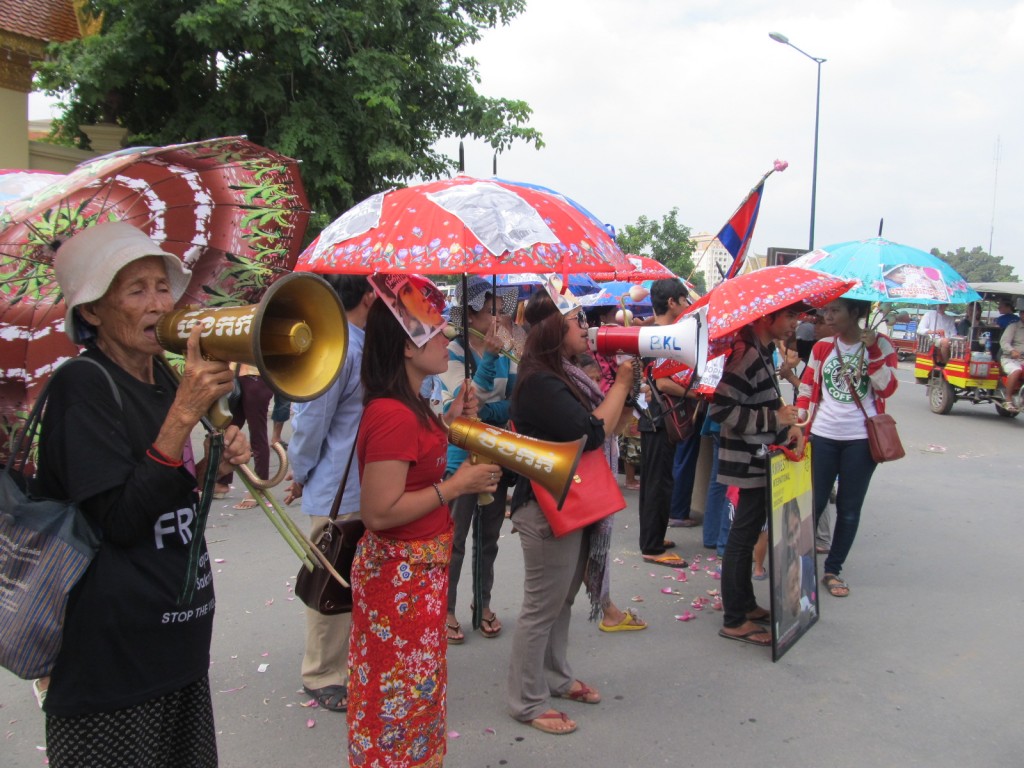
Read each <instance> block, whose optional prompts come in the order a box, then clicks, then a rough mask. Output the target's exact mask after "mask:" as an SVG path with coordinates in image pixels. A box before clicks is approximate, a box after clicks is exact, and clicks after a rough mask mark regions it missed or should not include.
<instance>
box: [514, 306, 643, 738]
mask: <svg viewBox="0 0 1024 768" xmlns="http://www.w3.org/2000/svg"><path fill="white" fill-rule="evenodd" d="M571 298H572V297H571V296H566V295H558V303H557V304H556V303H555V301H554V300H552V298H551V297H550V296H548V294H546V293H538V294H536V295H535V296H534V298H532V299H530V303H529V305H528V306H527V308H526V321H527V323H529V325H530V331H529V334H528V335H527V337H526V346H525V349H524V351H523V359H522V362H521V364H520V366H519V378H518V380H517V382H516V387H515V390H514V391H513V393H512V408H511V415H512V422H513V423H514V424H515V429H516V431H517V432H519V433H520V434H523V435H528V436H530V437H536V438H539V439H541V440H554V441H559V442H564V441H568V440H578V439H579V438H580V437H581V436H583V437H586V440H587V441H586V445H585V447H584V450H586V451H595V450H602V449H603V446H604V443H605V429H606V427H607V429H608V430H609V431H610V430H611V429H612V428H613V427H614V426H615V424H616V423H617V422H618V420H619V417H620V416H621V414H622V409H623V407H624V405H625V402H626V397H627V396H628V395H629V393H630V390H631V388H632V386H633V368H632V365H631V364H629V363H625V364H623V365H621V366H619V369H618V371H617V373H616V377H615V383H614V384H613V385H612V387H611V389H610V390H609V391H608V394H607V395H602V393H601V389H600V387H598V386H597V385H596V384H595V383H594V382H593V381H592V380H591V379H590V378H589V377H588V376H587V374H586V373H585V372H584V371H583V370H582V369H580V367H579V366H578V365H577V356H578V355H580V354H582V353H584V352H586V351H587V349H588V342H587V318H586V315H584V314H583V310H582V309H581V308H580V307H579V306H578V305H577V304H575V302H573V301H572V300H571ZM512 522H513V524H514V525H515V527H516V529H517V530H518V531H519V539H520V543H521V545H522V547H523V561H524V565H525V572H526V575H525V580H524V584H523V602H522V608H521V613H520V615H519V619H518V621H517V624H516V634H515V639H514V641H513V644H512V658H511V662H510V665H509V676H508V681H509V693H508V705H509V712H510V714H511V715H512V717H514V718H515V719H516V720H519V721H520V722H524V723H528V724H530V725H532V726H533V727H534V728H537V729H538V730H540V731H543V732H545V733H552V734H566V733H572V732H573V731H575V730H576V723H575V722H574V721H573V720H571V719H570V718H569V717H568V715H566V714H565V713H563V712H560V711H558V710H555V709H552V708H551V706H550V701H549V700H550V697H551V696H552V694H553V695H555V696H557V697H559V698H564V699H571V700H573V701H577V702H581V703H584V704H597V703H599V702H600V701H601V694H600V693H598V691H597V690H595V689H594V688H592V687H590V686H588V685H587V684H585V683H583V682H581V681H580V680H577V679H576V678H575V676H574V675H573V671H572V668H571V667H570V665H569V661H568V658H567V651H568V643H569V620H570V617H571V612H572V604H573V601H574V599H575V597H576V593H577V592H578V591H579V588H580V585H581V584H582V583H583V578H584V572H585V570H586V569H587V567H588V561H589V562H591V563H600V562H604V560H605V559H606V557H605V556H606V555H607V540H606V537H605V541H604V553H603V555H602V554H601V553H595V551H594V546H596V547H597V548H598V549H601V541H600V537H599V536H596V535H595V529H596V528H598V527H599V525H600V523H595V524H593V525H590V526H587V527H586V528H582V529H578V530H576V531H573V532H571V533H568V534H566V535H564V536H561V537H559V538H555V536H554V535H553V534H552V532H551V526H550V525H549V524H548V521H547V519H546V518H545V516H544V513H543V512H542V511H541V509H540V506H539V505H538V504H537V500H536V498H535V497H534V495H533V489H532V486H531V483H530V481H529V480H528V479H527V478H525V477H521V478H520V479H519V481H518V483H517V484H516V487H515V491H514V492H513V495H512ZM592 545H593V546H592ZM588 583H589V581H588Z"/></svg>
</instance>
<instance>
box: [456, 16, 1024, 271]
mask: <svg viewBox="0 0 1024 768" xmlns="http://www.w3.org/2000/svg"><path fill="white" fill-rule="evenodd" d="M773 31H778V32H781V33H783V34H785V35H786V36H788V37H789V39H790V41H791V42H792V43H793V44H794V45H797V46H799V47H800V48H802V49H803V50H804V51H806V52H807V53H809V54H811V55H812V56H816V57H821V58H825V59H827V62H826V63H825V64H823V65H822V85H821V127H820V149H819V157H818V195H817V217H816V232H815V244H816V245H818V246H821V245H828V244H831V243H836V242H842V241H846V240H856V239H862V238H867V237H873V236H874V235H876V234H877V232H878V223H879V219H880V218H884V219H885V228H884V232H883V234H884V235H885V236H886V237H888V238H889V239H891V240H895V241H897V242H901V243H906V244H908V245H913V246H916V247H918V248H922V249H924V250H930V249H931V248H933V247H937V248H940V249H942V250H943V251H945V250H955V249H956V248H958V247H960V246H964V247H967V248H972V247H974V246H979V245H980V246H982V247H983V248H984V249H985V250H988V248H989V239H990V234H991V242H992V250H993V252H994V253H995V254H996V255H999V256H1003V257H1004V263H1008V264H1011V265H1012V266H1014V267H1015V268H1016V270H1017V273H1018V277H1021V278H1024V210H1022V207H1024V203H1022V201H1024V189H1022V183H1024V182H1022V180H1024V147H1022V141H1024V99H1022V96H1024V0H959V2H957V1H954V0H893V1H892V2H884V1H883V0H846V1H844V2H836V1H835V0H776V2H758V1H756V0H722V1H721V2H713V1H712V0H529V2H528V7H527V10H526V11H525V12H524V13H523V14H522V15H520V16H519V17H518V18H517V19H515V20H513V21H512V23H511V25H510V26H508V27H505V28H501V29H498V30H494V31H490V32H488V33H486V35H485V38H484V40H483V42H482V43H481V44H479V45H477V46H476V47H475V48H474V49H472V53H473V55H474V56H475V57H476V58H477V59H478V61H479V71H480V75H481V78H482V82H481V84H480V86H479V90H480V92H481V93H483V94H485V95H487V96H495V97H497V96H501V97H507V98H516V99H523V100H525V101H527V102H528V103H529V104H530V105H531V106H532V107H533V110H534V116H533V121H532V124H533V125H534V127H536V128H538V129H539V130H541V131H542V132H543V134H544V141H545V143H546V146H545V147H544V148H543V149H542V150H540V151H537V150H535V149H532V148H527V147H525V146H519V147H516V148H514V149H513V150H512V151H510V152H507V153H505V154H504V155H502V156H500V157H499V159H498V175H499V176H503V177H506V178H510V179H518V180H527V181H532V182H536V183H540V184H544V185H546V186H550V187H552V188H555V189H557V190H559V191H561V192H564V193H565V194H567V195H569V196H570V197H573V198H575V199H576V200H578V201H579V202H580V203H582V204H583V205H585V206H586V207H587V208H589V209H590V210H591V211H592V212H593V213H594V214H595V215H597V216H598V217H599V218H602V219H604V220H606V221H608V222H610V223H612V224H614V225H615V226H616V227H618V228H621V227H622V226H623V225H625V224H629V223H633V222H635V221H636V219H637V218H638V217H639V216H641V215H646V216H648V217H650V218H656V219H659V220H660V219H661V217H662V216H663V215H664V214H665V213H668V212H669V211H670V210H671V209H672V208H673V207H678V208H679V219H680V221H681V222H682V223H683V224H686V225H687V226H689V227H691V228H692V229H693V231H694V232H695V233H696V232H699V231H710V232H717V231H718V229H719V228H720V227H721V226H722V225H723V224H724V223H725V221H726V220H727V218H728V217H729V215H730V214H731V213H732V212H733V210H734V209H735V208H736V206H737V205H739V203H740V201H741V200H742V198H743V197H744V195H745V194H746V193H747V192H748V191H749V190H750V188H751V187H752V186H753V185H754V183H755V182H756V181H757V180H758V178H759V177H760V176H761V174H762V173H764V172H765V171H767V170H768V169H769V168H771V166H772V161H773V160H775V159H776V158H781V159H784V160H787V161H789V164H790V165H789V169H788V170H787V171H785V172H784V173H781V174H780V173H776V174H774V175H773V176H772V177H771V178H769V179H768V182H767V184H766V186H765V197H764V199H763V201H762V204H761V213H760V218H759V220H758V225H757V229H756V232H755V235H754V241H753V248H754V249H755V250H756V251H757V252H758V253H764V252H765V251H766V250H767V249H768V247H770V246H780V247H806V245H807V243H808V235H809V232H808V230H809V224H810V197H811V168H812V155H813V151H812V150H813V142H814V103H815V78H816V72H817V66H816V64H815V63H814V62H813V61H811V60H810V59H808V58H805V57H804V56H803V55H801V54H800V53H799V52H797V51H796V50H794V49H792V48H790V47H788V46H785V45H782V44H779V43H776V42H774V41H773V40H771V39H770V38H769V37H768V33H769V32H773ZM997 140H998V141H999V143H1000V149H999V162H998V177H997V164H996V147H997ZM451 144H452V148H451V152H452V154H453V155H454V154H457V144H458V142H457V141H453V142H451ZM466 170H467V172H468V173H470V174H472V175H476V176H488V175H490V173H491V152H490V149H489V148H488V147H486V146H485V145H469V146H468V148H467V169H466ZM997 178H998V181H997ZM993 201H994V205H993ZM993 214H994V232H993V231H992V225H993Z"/></svg>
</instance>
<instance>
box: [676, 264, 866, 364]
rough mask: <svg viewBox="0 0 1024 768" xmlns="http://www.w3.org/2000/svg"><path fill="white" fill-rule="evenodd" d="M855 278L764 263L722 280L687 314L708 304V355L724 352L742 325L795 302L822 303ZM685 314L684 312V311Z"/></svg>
mask: <svg viewBox="0 0 1024 768" xmlns="http://www.w3.org/2000/svg"><path fill="white" fill-rule="evenodd" d="M855 284H856V281H855V280H844V279H843V278H839V277H833V276H832V275H826V274H824V273H822V272H816V271H815V270H813V269H802V268H800V267H790V266H784V267H765V268H764V269H757V270H754V271H753V272H747V273H746V274H743V275H737V276H736V277H734V278H732V279H731V280H726V281H725V282H724V283H720V284H719V285H718V286H717V287H716V288H715V289H714V290H712V291H710V292H708V293H707V294H706V295H705V296H703V297H701V298H700V299H698V300H697V301H695V302H694V303H693V304H692V305H690V307H689V309H687V310H686V314H689V313H690V312H693V311H695V310H697V309H700V308H701V307H703V306H707V308H708V313H707V324H708V339H709V341H711V342H714V341H716V340H718V341H719V343H718V344H714V343H712V344H710V348H711V349H710V352H709V357H711V356H714V355H715V354H720V353H721V352H723V351H724V350H725V349H726V348H727V347H728V346H729V344H730V343H731V338H730V336H731V334H734V333H736V331H738V330H739V329H740V328H742V327H743V326H745V325H747V324H749V323H751V322H753V321H754V320H756V319H757V318H759V317H764V316H765V315H769V314H771V313H772V312H775V311H777V310H779V309H784V308H785V307H789V306H792V305H793V304H799V303H801V302H802V303H806V304H810V305H811V306H812V307H823V306H824V305H826V304H828V303H829V302H830V301H834V300H835V299H838V298H839V297H840V296H842V295H843V294H844V293H846V292H847V291H848V290H850V288H851V287H852V286H854V285H855ZM684 317H685V315H684Z"/></svg>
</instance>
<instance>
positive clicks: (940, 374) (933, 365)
mask: <svg viewBox="0 0 1024 768" xmlns="http://www.w3.org/2000/svg"><path fill="white" fill-rule="evenodd" d="M970 285H971V288H973V289H974V290H976V291H977V292H978V293H979V294H981V298H982V301H983V302H985V301H989V302H991V301H997V300H998V299H1001V298H1004V297H1009V298H1011V299H1013V300H1015V301H1016V302H1017V306H1018V307H1020V306H1021V305H1024V283H971V284H970ZM982 318H983V319H981V320H980V321H977V320H976V319H975V318H974V316H973V313H972V312H968V317H967V321H968V322H967V327H966V329H965V330H966V333H965V334H963V335H957V336H953V337H952V338H950V339H949V360H948V361H947V362H946V364H945V365H941V364H939V363H938V362H937V360H936V355H935V351H936V350H935V338H934V337H933V336H918V337H917V355H916V357H915V362H914V380H915V381H916V382H917V383H918V384H925V385H927V387H928V405H929V407H930V408H931V411H932V413H938V414H946V413H949V412H950V410H951V409H952V408H953V403H955V402H956V401H957V400H967V401H969V402H971V403H973V404H974V405H980V404H985V403H992V404H993V405H995V408H996V413H998V414H999V415H1000V416H1005V417H1007V418H1011V419H1012V418H1016V417H1017V415H1018V412H1017V411H1016V410H1015V409H1008V408H1006V405H1007V404H1008V403H1009V399H1008V397H1007V392H1006V375H1005V374H1004V373H1003V371H1002V368H1000V366H999V355H1000V348H999V337H1000V336H1001V335H1002V329H1001V328H1000V327H999V326H998V325H995V324H989V323H987V322H986V321H985V320H984V314H983V315H982Z"/></svg>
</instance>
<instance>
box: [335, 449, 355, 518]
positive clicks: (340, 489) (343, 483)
mask: <svg viewBox="0 0 1024 768" xmlns="http://www.w3.org/2000/svg"><path fill="white" fill-rule="evenodd" d="M358 440H359V431H358V430H357V431H356V439H355V440H353V441H352V450H351V451H350V452H349V454H348V462H346V464H345V474H344V475H342V476H341V485H339V486H338V492H337V493H336V494H334V502H333V503H332V504H331V515H330V517H331V520H337V519H338V509H339V508H340V507H341V497H342V496H344V495H345V486H346V485H348V473H349V471H350V470H351V469H352V457H354V456H355V455H356V442H357V441H358Z"/></svg>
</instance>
